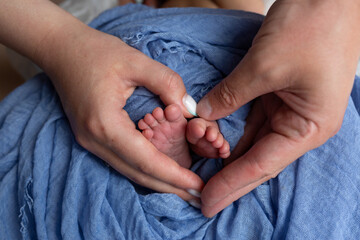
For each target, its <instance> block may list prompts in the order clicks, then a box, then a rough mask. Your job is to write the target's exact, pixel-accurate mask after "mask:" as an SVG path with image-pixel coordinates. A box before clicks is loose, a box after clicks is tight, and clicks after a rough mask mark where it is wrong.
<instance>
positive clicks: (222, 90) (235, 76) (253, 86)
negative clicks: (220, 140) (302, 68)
mask: <svg viewBox="0 0 360 240" xmlns="http://www.w3.org/2000/svg"><path fill="white" fill-rule="evenodd" d="M250 58H251V57H250ZM250 58H249V57H248V55H246V56H245V57H244V58H243V60H242V61H241V62H240V63H239V65H238V66H237V67H236V68H235V69H234V70H233V71H232V72H231V74H230V75H229V76H227V77H226V78H225V79H224V80H222V81H221V82H220V83H219V84H218V85H216V86H215V87H214V88H213V89H212V90H211V91H210V92H209V93H208V94H207V95H205V96H204V97H203V98H202V99H201V100H200V102H199V103H198V105H197V114H198V115H199V116H200V117H202V118H205V119H208V120H216V119H219V118H223V117H225V116H228V115H229V114H231V113H233V112H235V111H236V110H237V109H239V108H240V107H241V106H243V105H245V104H246V103H248V102H249V101H251V100H253V99H255V98H256V97H258V96H260V95H263V94H265V93H268V92H271V91H272V90H271V89H272V87H271V86H269V85H271V83H270V82H268V81H263V79H264V78H263V77H261V76H263V74H260V71H259V70H260V69H259V68H258V67H257V66H259V65H258V64H254V61H252V60H250Z"/></svg>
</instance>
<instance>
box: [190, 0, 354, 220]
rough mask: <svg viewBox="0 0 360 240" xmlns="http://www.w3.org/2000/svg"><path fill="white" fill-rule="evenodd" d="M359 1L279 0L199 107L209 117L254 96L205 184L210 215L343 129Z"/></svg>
mask: <svg viewBox="0 0 360 240" xmlns="http://www.w3.org/2000/svg"><path fill="white" fill-rule="evenodd" d="M358 12H359V2H356V3H355V2H354V1H347V0H346V1H343V0H341V1H340V0H339V1H312V0H306V1H295V0H283V1H281V0H278V1H276V3H275V4H274V5H273V6H272V8H271V9H270V12H269V13H268V15H267V16H266V18H265V21H264V23H263V26H262V27H261V29H260V31H259V33H258V34H257V36H256V38H255V39H254V42H253V46H252V47H251V49H250V50H249V52H248V53H247V55H246V56H245V57H244V59H243V60H242V61H241V62H240V64H239V65H238V66H237V68H236V69H235V70H234V71H233V72H232V73H231V74H230V75H229V76H228V77H227V78H226V79H224V80H223V81H222V82H221V83H220V84H219V85H218V86H216V87H215V88H214V89H213V90H212V91H211V92H210V93H209V94H208V95H207V96H205V97H204V98H203V99H202V100H201V101H200V102H199V104H198V110H197V112H198V114H199V115H200V116H201V117H204V118H206V119H209V120H214V119H219V118H221V117H224V116H226V115H228V114H230V113H232V112H234V111H235V110H236V109H238V108H239V107H241V106H242V105H244V104H245V103H247V102H249V101H251V100H253V99H255V98H257V97H259V96H260V97H259V98H257V99H256V100H255V102H254V103H253V108H252V111H251V113H250V115H249V116H248V119H247V125H246V127H245V134H244V136H243V137H242V138H241V140H240V141H239V143H238V145H237V147H236V148H235V150H234V151H233V153H232V156H231V157H230V158H229V159H227V160H226V161H225V163H226V164H228V165H227V166H226V167H225V168H224V169H223V170H222V171H221V172H219V173H218V174H217V175H215V176H214V177H213V178H212V179H210V181H209V182H208V183H207V184H206V186H205V187H204V189H203V192H202V195H201V200H202V212H203V214H204V215H205V216H207V217H212V216H214V215H215V214H216V213H218V212H219V211H221V210H222V209H223V208H225V207H226V206H228V205H229V204H230V203H232V202H233V201H235V200H237V199H238V198H240V197H241V196H243V195H245V194H246V193H248V192H249V191H251V190H252V189H254V188H255V187H257V186H258V185H260V184H261V183H263V182H265V181H267V180H269V179H270V178H273V177H276V176H277V175H278V174H279V173H280V172H281V171H282V170H283V169H284V168H285V167H286V166H287V165H288V164H290V163H291V162H293V161H295V160H296V159H297V158H299V157H300V156H301V155H303V154H304V153H306V152H307V151H309V150H311V149H314V148H316V147H318V146H320V145H322V144H323V143H324V142H326V141H327V140H328V139H329V138H330V137H331V136H333V135H334V134H335V133H336V132H337V131H338V130H339V129H340V127H341V124H342V119H343V116H344V113H345V110H346V107H347V104H348V98H349V95H350V92H351V88H352V85H353V79H354V75H355V70H356V64H357V60H358V58H359V44H360V36H359V33H358V31H354V29H353V26H358V25H359V22H360V18H359V16H358Z"/></svg>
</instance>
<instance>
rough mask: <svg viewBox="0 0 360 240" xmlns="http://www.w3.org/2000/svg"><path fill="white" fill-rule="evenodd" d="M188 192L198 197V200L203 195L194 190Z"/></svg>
mask: <svg viewBox="0 0 360 240" xmlns="http://www.w3.org/2000/svg"><path fill="white" fill-rule="evenodd" d="M186 191H187V192H188V193H190V194H191V195H192V196H194V197H198V198H199V197H201V193H199V192H198V191H196V190H194V189H187V190H186Z"/></svg>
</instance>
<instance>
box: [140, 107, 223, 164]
mask: <svg viewBox="0 0 360 240" xmlns="http://www.w3.org/2000/svg"><path fill="white" fill-rule="evenodd" d="M138 126H139V129H140V130H142V134H143V135H144V137H145V138H147V139H148V140H149V141H151V142H152V144H154V146H155V147H156V148H157V149H158V150H159V151H160V152H162V153H164V154H166V155H167V156H169V157H170V158H172V159H174V160H175V161H176V162H177V163H178V164H179V165H180V166H182V167H185V168H189V167H190V166H191V164H192V160H191V155H190V149H189V148H191V150H193V151H194V152H195V153H196V154H198V155H199V156H202V157H206V158H227V157H229V156H230V147H229V143H228V142H227V141H226V140H225V139H224V137H223V135H222V134H221V133H220V130H219V127H218V125H217V123H216V122H215V121H207V120H205V119H201V118H195V119H191V120H190V121H187V120H186V119H185V117H184V116H183V114H182V112H181V109H180V107H179V106H178V105H176V104H172V105H169V106H168V107H166V108H165V110H162V109H161V108H159V107H158V108H155V109H154V111H153V112H152V113H148V114H146V115H145V117H144V118H143V119H141V120H140V121H139V123H138Z"/></svg>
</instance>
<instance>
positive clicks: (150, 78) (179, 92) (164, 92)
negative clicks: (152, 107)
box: [131, 55, 193, 117]
mask: <svg viewBox="0 0 360 240" xmlns="http://www.w3.org/2000/svg"><path fill="white" fill-rule="evenodd" d="M136 61H137V62H138V64H137V66H138V68H137V69H136V70H135V71H134V72H133V73H132V74H133V75H132V76H131V79H132V80H133V86H134V87H136V86H144V87H146V88H147V89H148V90H149V91H151V92H152V93H154V94H156V95H159V97H160V98H161V100H162V101H163V102H164V103H165V104H166V105H170V104H174V103H176V104H178V105H179V106H181V108H182V110H183V113H184V115H185V117H192V116H193V115H192V114H190V113H189V112H188V111H187V109H186V107H185V106H184V104H183V98H184V97H185V94H186V88H185V85H184V82H183V80H182V78H181V77H180V76H179V74H177V73H176V72H174V71H173V70H171V69H170V68H168V67H166V66H165V65H163V64H161V63H159V62H156V61H155V60H152V59H150V58H148V57H146V56H145V55H143V56H142V57H140V58H138V59H137V60H136Z"/></svg>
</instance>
